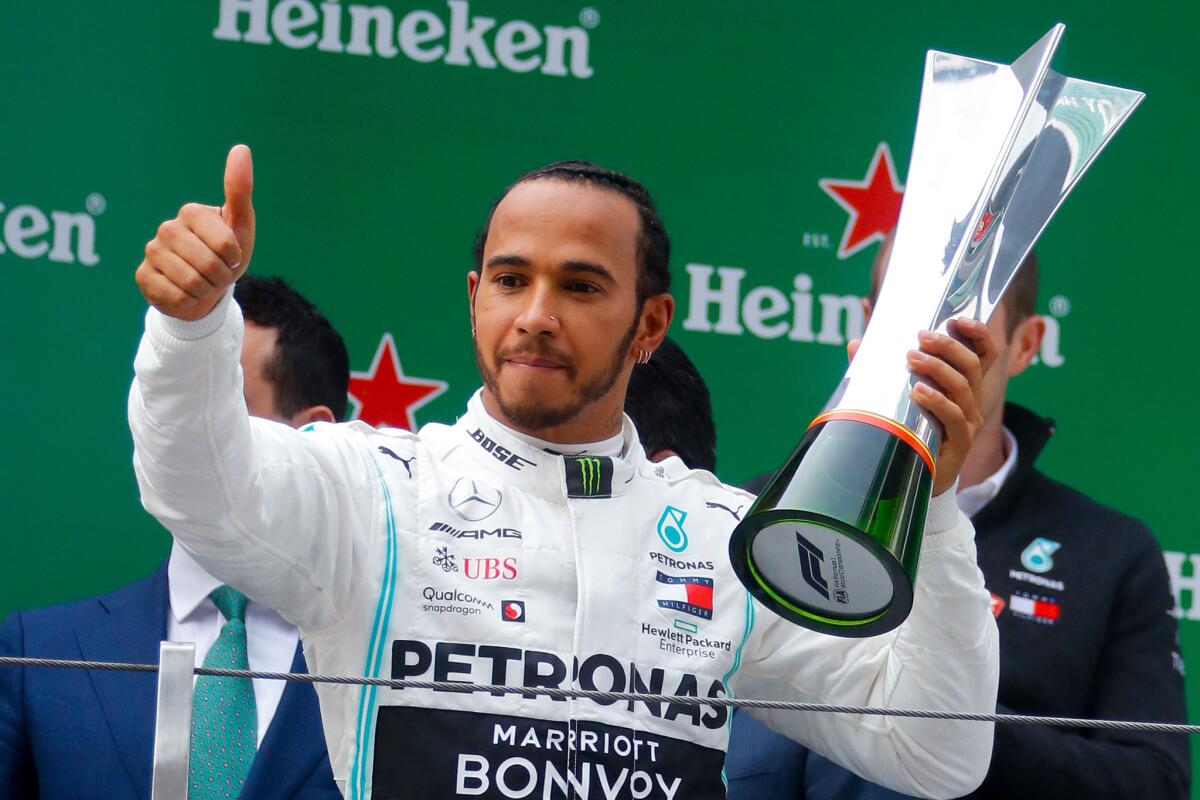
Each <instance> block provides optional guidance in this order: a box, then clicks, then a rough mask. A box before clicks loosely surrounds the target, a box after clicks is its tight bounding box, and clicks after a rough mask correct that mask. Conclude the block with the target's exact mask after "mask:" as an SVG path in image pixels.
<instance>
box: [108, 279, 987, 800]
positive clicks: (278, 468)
mask: <svg viewBox="0 0 1200 800" xmlns="http://www.w3.org/2000/svg"><path fill="white" fill-rule="evenodd" d="M241 330H242V325H241V316H240V312H239V310H238V308H237V306H236V304H234V303H232V302H231V301H228V300H226V301H223V304H222V305H221V306H219V307H218V309H217V310H216V311H214V312H213V314H210V315H209V316H208V317H206V318H204V319H202V320H199V321H198V322H195V323H181V322H179V321H176V320H172V319H170V318H168V317H165V316H163V315H161V314H159V313H158V312H157V311H154V310H151V311H150V312H149V313H148V316H147V332H146V335H145V337H144V338H143V342H142V345H141V347H140V349H139V352H138V356H137V360H136V363H135V369H136V378H135V381H134V386H133V390H132V392H131V396H130V424H131V427H132V429H133V433H134V439H135V444H136V453H135V465H136V468H137V474H138V479H139V483H140V486H141V489H142V495H143V501H144V502H145V504H146V506H147V508H148V509H149V510H150V511H151V512H152V513H154V514H155V515H156V516H157V517H158V518H159V519H160V520H161V521H162V522H163V523H164V524H165V525H166V526H167V527H168V528H169V529H170V530H171V531H172V533H173V534H174V535H175V536H176V538H177V540H178V541H179V542H180V543H181V544H182V545H183V546H184V547H186V548H187V549H188V551H189V552H191V553H192V554H193V555H194V556H195V557H196V559H197V560H198V561H199V562H200V563H202V564H203V565H204V566H205V567H206V568H207V569H209V570H210V571H211V572H212V573H213V574H214V575H217V576H219V577H220V578H221V579H222V580H224V581H226V582H228V583H230V584H232V585H234V586H237V587H238V588H240V589H242V590H243V591H245V592H246V593H247V594H249V595H250V596H251V597H252V598H254V599H255V600H257V601H259V602H262V603H266V604H269V605H271V606H273V607H275V608H277V609H279V610H280V612H281V613H282V614H283V615H284V616H285V617H286V618H287V619H289V620H290V621H292V622H294V623H295V624H296V625H298V626H299V627H300V629H301V632H302V636H303V640H304V643H305V654H306V657H307V658H308V662H309V666H310V669H311V670H312V671H313V672H315V673H327V674H342V675H368V676H385V677H393V678H408V679H419V680H432V681H445V682H459V683H475V684H493V685H495V684H503V685H509V686H518V687H524V688H534V687H562V688H583V689H599V690H616V691H631V692H637V693H643V694H668V695H688V696H694V697H730V696H743V697H757V698H770V699H791V700H798V701H805V702H832V703H839V704H849V705H890V706H893V707H905V708H927V709H954V710H966V711H977V712H986V711H990V710H991V709H992V708H993V707H994V703H995V688H996V681H997V669H998V667H997V663H998V655H997V641H996V630H995V624H994V621H993V618H992V615H991V613H990V612H989V597H988V593H987V592H986V591H985V590H984V588H983V580H982V576H981V575H980V572H979V570H978V568H977V566H976V564H975V547H974V542H973V531H972V528H971V526H970V523H969V522H968V521H967V520H966V518H965V517H963V516H962V515H961V514H960V513H959V512H958V509H957V507H956V506H955V505H954V500H953V497H952V495H951V494H950V493H947V495H946V496H944V497H942V498H937V499H935V501H934V502H933V503H932V504H931V509H930V516H929V520H928V521H927V526H926V527H927V529H926V533H925V540H924V545H923V555H922V561H921V573H920V579H919V581H918V586H917V592H916V600H915V602H914V606H913V612H912V614H911V616H910V618H909V620H908V621H907V622H906V623H905V624H904V625H902V626H900V628H898V629H897V630H896V631H893V632H892V633H889V634H887V635H883V636H877V637H872V638H867V639H843V638H835V637H829V636H824V635H821V634H816V633H812V632H809V631H806V630H803V629H801V628H798V627H796V626H793V625H791V624H790V623H787V622H785V621H783V620H781V619H779V618H777V617H775V616H774V615H772V614H771V613H770V612H769V611H767V610H765V609H764V608H763V607H761V606H760V605H759V604H758V603H757V602H756V601H754V600H753V599H752V598H751V597H750V596H749V595H748V594H747V592H746V591H745V590H744V589H743V588H742V587H741V585H740V584H739V582H738V581H737V579H736V578H735V577H734V575H733V573H732V570H731V567H730V565H729V560H728V555H727V547H728V539H729V534H730V532H731V530H732V529H733V527H734V525H736V523H737V521H738V520H739V519H740V518H741V516H742V515H743V514H744V513H745V512H746V510H747V509H748V508H749V506H750V503H751V498H750V497H749V496H748V495H746V494H745V493H743V492H740V491H738V490H736V489H733V488H731V487H728V486H725V485H723V484H721V483H720V482H719V481H718V480H717V479H716V478H714V477H713V476H712V475H711V474H709V473H707V472H700V471H691V470H688V469H686V468H685V467H684V466H683V464H682V462H680V461H679V460H678V459H669V460H668V461H666V462H664V463H662V464H653V463H651V462H649V461H647V460H646V458H645V455H644V453H643V451H642V448H641V445H640V444H639V443H638V440H637V435H636V432H635V431H634V429H633V426H632V425H631V424H630V423H629V421H628V419H626V421H625V424H624V430H623V432H622V442H623V446H622V448H621V454H620V455H617V456H600V455H593V454H588V453H579V454H574V455H567V456H564V455H559V454H555V453H549V452H545V451H544V450H540V449H537V448H536V447H532V446H531V445H530V443H529V442H528V440H526V439H524V438H523V437H518V436H515V435H513V434H512V432H511V431H508V430H507V429H505V428H504V427H503V426H502V425H500V424H499V423H497V422H496V421H494V420H493V419H491V418H490V417H489V416H488V415H487V413H486V412H485V411H484V409H483V407H482V402H481V400H480V397H479V395H478V394H476V396H475V397H474V398H472V399H471V401H470V403H469V404H468V408H467V411H466V413H465V415H464V416H463V417H462V418H461V419H459V420H458V422H457V423H455V424H454V425H427V426H425V427H424V428H423V429H422V430H421V431H420V433H419V434H413V433H410V432H407V431H398V430H376V429H373V428H371V427H369V426H366V425H364V424H362V423H350V424H341V425H329V424H318V425H316V426H310V428H309V429H306V430H305V431H300V432H298V431H294V430H292V429H290V428H288V427H286V426H284V425H280V424H277V423H272V422H269V421H264V420H258V419H251V418H250V417H248V416H247V414H246V410H245V406H244V402H243V400H242V390H241V374H240V370H239V367H238V354H239V352H240V348H241ZM318 693H319V695H320V700H321V711H322V718H323V722H324V726H325V735H326V738H327V741H328V744H329V752H330V756H331V760H332V762H333V767H334V774H335V777H336V779H337V780H338V781H339V784H340V785H341V786H342V788H343V790H344V792H345V794H346V796H347V797H349V798H367V797H374V798H377V800H382V799H385V798H429V797H438V798H442V797H479V798H485V800H487V799H488V798H509V797H536V798H567V797H571V798H575V797H578V798H589V797H603V798H689V799H690V798H699V799H701V800H703V799H704V798H720V797H724V791H725V790H724V781H723V775H722V771H723V769H722V768H723V763H724V751H725V749H726V745H727V740H728V727H729V725H728V723H729V715H728V713H727V711H726V710H725V709H723V708H716V707H710V706H694V705H684V704H663V703H654V702H593V701H590V700H555V699H550V698H547V697H544V696H533V695H522V694H500V693H492V692H486V691H479V692H462V691H429V690H413V689H406V690H394V689H385V688H377V687H357V686H328V685H322V686H320V687H319V688H318ZM751 713H753V714H754V715H755V716H759V717H760V718H762V719H764V721H766V722H767V724H769V725H771V726H772V727H774V728H776V729H778V730H780V731H782V732H784V733H786V734H787V735H789V736H792V737H793V738H795V739H797V740H798V741H801V742H803V743H805V744H807V745H808V746H810V747H812V748H813V749H815V750H817V751H818V752H822V753H826V754H828V755H829V756H831V757H832V758H834V759H835V760H837V761H839V762H841V763H843V764H846V765H847V766H849V767H850V768H851V769H854V770H855V771H858V772H862V773H864V774H868V775H870V776H872V777H873V778H874V779H875V780H877V781H879V782H881V783H884V784H887V785H890V786H893V787H895V788H897V789H900V790H902V791H906V792H909V793H914V794H921V793H933V794H942V795H946V796H951V795H955V794H962V793H965V792H966V791H968V790H969V789H970V788H972V786H973V785H974V784H975V783H977V782H978V781H979V780H980V779H982V776H983V772H984V771H985V770H986V766H987V760H988V755H989V752H990V747H991V736H992V731H991V727H990V726H989V725H981V724H977V723H952V722H945V723H939V724H938V725H936V726H931V725H929V724H928V723H927V722H924V721H920V720H907V719H902V718H889V717H885V718H877V717H873V718H857V717H852V716H846V715H833V714H798V713H791V712H779V711H775V712H763V711H752V712H751Z"/></svg>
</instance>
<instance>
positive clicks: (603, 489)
mask: <svg viewBox="0 0 1200 800" xmlns="http://www.w3.org/2000/svg"><path fill="white" fill-rule="evenodd" d="M571 464H574V465H575V468H574V469H571V468H570V465H571ZM567 466H568V469H567V495H568V496H569V497H610V496H611V495H612V459H610V458H602V457H599V456H568V457H567Z"/></svg>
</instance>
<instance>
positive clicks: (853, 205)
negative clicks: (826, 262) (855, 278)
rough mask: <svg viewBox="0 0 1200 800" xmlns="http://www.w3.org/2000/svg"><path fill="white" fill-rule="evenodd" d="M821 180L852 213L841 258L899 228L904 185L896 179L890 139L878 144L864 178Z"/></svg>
mask: <svg viewBox="0 0 1200 800" xmlns="http://www.w3.org/2000/svg"><path fill="white" fill-rule="evenodd" d="M817 183H818V185H820V187H821V188H822V189H824V190H825V193H826V194H828V195H829V196H830V197H832V198H833V199H834V200H835V201H837V204H838V205H839V206H841V207H842V208H844V209H846V211H847V212H848V213H849V214H850V220H849V221H848V222H847V223H846V232H845V233H844V234H842V243H841V244H840V245H838V251H837V255H838V258H849V257H850V256H852V255H854V254H855V253H857V252H858V251H859V250H862V249H863V248H864V247H866V246H867V245H869V244H871V243H872V242H881V241H883V240H884V238H885V237H886V236H887V235H888V234H889V233H891V232H892V231H893V230H895V229H896V220H898V219H899V218H900V201H901V200H903V199H904V187H903V186H901V185H900V184H899V183H897V182H896V165H895V164H894V163H892V151H891V150H890V149H888V146H887V142H880V143H879V147H876V148H875V157H874V158H872V159H871V166H870V167H868V168H867V175H866V177H865V178H863V179H862V180H861V181H841V180H836V179H834V178H822V179H821V180H819V181H817Z"/></svg>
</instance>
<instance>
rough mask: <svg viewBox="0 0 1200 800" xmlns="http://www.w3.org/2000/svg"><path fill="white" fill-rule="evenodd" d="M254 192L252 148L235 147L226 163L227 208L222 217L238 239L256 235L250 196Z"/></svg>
mask: <svg viewBox="0 0 1200 800" xmlns="http://www.w3.org/2000/svg"><path fill="white" fill-rule="evenodd" d="M253 191H254V162H253V161H252V160H251V158H250V148H249V147H247V146H246V145H244V144H238V145H234V146H233V149H232V150H230V151H229V158H228V159H226V161H225V206H224V207H223V208H222V209H221V217H222V218H223V219H224V220H225V224H227V225H228V226H229V227H231V228H233V229H234V233H236V234H237V236H238V239H239V240H240V239H241V238H242V235H243V234H244V233H249V234H250V235H253V233H254V206H253V205H252V204H251V202H250V196H251V194H252V193H253Z"/></svg>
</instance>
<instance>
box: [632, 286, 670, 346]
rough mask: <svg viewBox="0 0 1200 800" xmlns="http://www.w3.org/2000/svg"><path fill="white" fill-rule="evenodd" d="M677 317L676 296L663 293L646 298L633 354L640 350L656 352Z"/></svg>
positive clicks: (634, 341)
mask: <svg viewBox="0 0 1200 800" xmlns="http://www.w3.org/2000/svg"><path fill="white" fill-rule="evenodd" d="M674 317H675V298H674V297H671V295H669V294H666V293H663V294H656V295H654V296H653V297H648V298H646V302H645V303H644V304H643V305H642V320H641V322H640V323H639V325H638V333H637V336H635V337H634V338H633V348H634V351H633V356H634V358H637V351H638V350H649V351H650V352H654V351H655V350H657V349H658V346H659V345H661V344H662V340H663V339H665V338H666V336H667V329H668V328H670V327H671V320H672V319H673V318H674Z"/></svg>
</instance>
